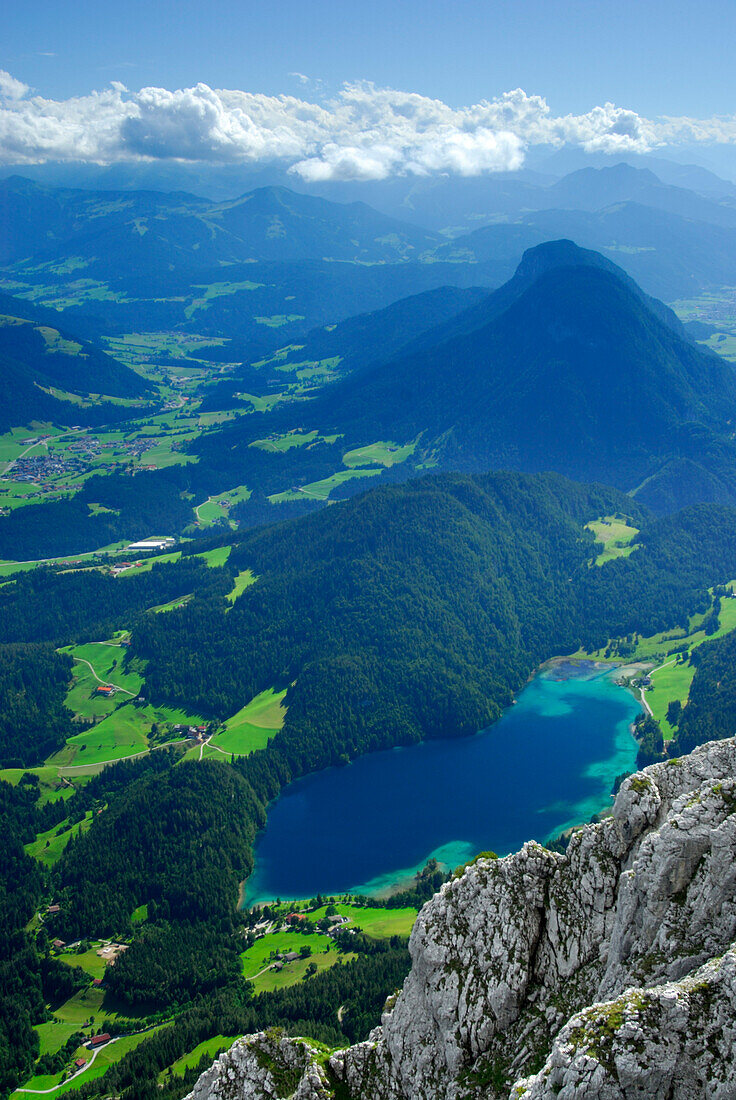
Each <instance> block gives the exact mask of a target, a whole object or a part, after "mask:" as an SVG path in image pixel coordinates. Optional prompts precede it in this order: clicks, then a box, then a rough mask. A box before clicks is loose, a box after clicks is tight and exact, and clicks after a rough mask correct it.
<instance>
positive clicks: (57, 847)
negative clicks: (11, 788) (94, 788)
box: [24, 810, 101, 977]
mask: <svg viewBox="0 0 736 1100" xmlns="http://www.w3.org/2000/svg"><path fill="white" fill-rule="evenodd" d="M91 824H92V811H91V810H88V811H87V813H86V814H85V815H84V820H83V821H80V822H79V823H78V824H76V825H68V824H67V822H66V821H62V822H61V824H59V825H54V827H53V828H52V829H49V830H47V832H45V833H39V834H38V836H37V837H36V839H35V840H34V841H32V842H31V843H30V844H26V845H24V847H25V850H26V852H27V854H28V855H29V856H33V858H34V859H37V860H38V861H39V863H43V865H44V867H53V866H54V864H55V863H56V862H57V860H59V859H60V858H61V854H62V852H63V851H64V849H65V848H66V846H67V844H68V843H69V839H70V837H71V836H72V834H74V836H81V834H82V833H86V832H87V829H89V827H90V825H91ZM98 976H99V977H101V975H96V974H95V975H93V977H98Z"/></svg>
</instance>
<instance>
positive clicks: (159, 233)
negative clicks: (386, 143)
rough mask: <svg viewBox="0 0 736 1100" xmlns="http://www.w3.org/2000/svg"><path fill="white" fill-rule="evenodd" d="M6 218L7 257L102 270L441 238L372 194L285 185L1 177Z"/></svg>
mask: <svg viewBox="0 0 736 1100" xmlns="http://www.w3.org/2000/svg"><path fill="white" fill-rule="evenodd" d="M0 225H1V226H2V227H3V230H2V234H0V262H2V263H6V264H8V263H18V262H22V261H28V262H29V263H30V265H31V267H32V268H35V267H37V266H38V265H42V264H44V263H52V264H53V263H55V262H59V261H60V260H61V259H69V258H72V257H73V259H74V262H75V264H76V267H77V270H82V269H86V271H87V272H93V273H95V274H96V276H99V275H100V274H103V275H105V276H106V275H107V274H109V273H113V274H114V273H115V265H116V264H117V265H119V264H120V263H121V262H123V261H126V262H128V263H130V262H134V263H135V265H136V271H137V274H138V275H140V274H143V273H146V272H147V273H156V272H159V271H161V272H165V271H168V270H171V269H172V268H177V267H183V268H194V269H202V268H207V267H211V266H214V265H216V264H232V263H243V262H246V261H253V260H261V261H273V260H323V259H327V260H343V261H346V260H347V261H358V262H365V263H387V262H388V263H395V262H397V261H401V260H406V259H410V258H413V257H417V256H419V255H420V254H421V253H422V252H423V251H425V250H427V249H431V248H433V247H435V246H436V245H437V244H438V243H439V238H438V237H437V236H436V235H434V234H431V233H428V232H425V231H423V230H421V229H417V228H416V227H415V226H413V225H403V224H402V223H401V222H398V221H395V220H394V219H392V218H389V217H387V216H386V215H385V214H379V213H378V212H377V211H376V210H373V209H371V207H369V206H366V205H365V204H364V203H351V204H348V205H344V204H340V203H331V202H328V201H327V200H325V199H320V198H314V197H312V196H310V195H300V194H297V193H296V192H294V191H289V190H288V189H287V188H284V187H264V188H259V189H258V190H256V191H251V192H249V193H248V194H245V195H242V196H241V197H240V198H239V199H235V200H233V201H230V202H221V203H213V202H209V201H208V200H207V199H201V198H197V197H196V196H194V195H187V194H183V193H170V194H167V193H157V192H152V191H132V192H131V191H128V192H115V191H110V192H105V191H76V190H62V189H56V188H47V187H40V186H39V185H38V184H35V183H32V182H31V181H29V180H26V179H23V178H22V177H20V176H14V177H11V178H10V179H6V180H3V181H2V182H0ZM57 274H62V272H58V273H57Z"/></svg>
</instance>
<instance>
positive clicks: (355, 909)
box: [241, 901, 417, 993]
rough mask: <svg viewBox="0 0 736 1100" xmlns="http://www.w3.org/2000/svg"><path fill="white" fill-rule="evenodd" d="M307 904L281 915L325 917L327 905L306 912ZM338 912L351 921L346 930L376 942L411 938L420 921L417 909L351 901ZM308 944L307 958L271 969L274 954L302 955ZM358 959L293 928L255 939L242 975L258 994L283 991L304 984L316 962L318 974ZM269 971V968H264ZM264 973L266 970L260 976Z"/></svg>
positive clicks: (293, 906) (322, 937)
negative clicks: (369, 904) (355, 929)
mask: <svg viewBox="0 0 736 1100" xmlns="http://www.w3.org/2000/svg"><path fill="white" fill-rule="evenodd" d="M306 907H307V903H306V902H293V903H289V904H288V905H286V906H283V907H282V909H281V913H282V914H283V915H286V913H287V912H291V911H301V912H307V913H308V916H309V920H310V921H312V922H317V921H319V920H321V919H322V918H323V917H324V916H326V912H327V906H326V905H324V906H322V907H321V908H320V909H315V910H307V908H306ZM335 908H336V909H337V912H338V913H340V914H341V915H342V916H345V917H347V918H348V923H347V924H345V928H346V929H347V928H359V929H361V930H362V931H363V932H365V933H366V935H368V936H371V937H373V938H374V939H379V940H382V939H390V937H391V936H402V937H408V936H409V933H410V932H411V930H412V928H413V926H414V921H415V920H416V918H417V911H416V909H412V908H404V909H383V908H378V907H372V906H360V905H353V904H351V903H350V902H345V901H343V902H338V903H336V905H335ZM306 945H308V946H309V947H311V949H312V954H311V955H310V956H308V957H307V958H305V959H302V958H299V959H295V960H293V961H292V962H285V963H284V964H283V967H282V969H281V970H271V969H270V964H271V963H272V961H273V955H274V954H275V953H278V954H286V953H287V952H290V951H296V952H300V951H301V949H302V947H304V946H306ZM352 958H355V955H354V954H352V953H347V954H343V953H340V952H338V950H337V949H336V947H335V946H334V944H333V941H332V939H331V938H330V937H329V936H327V935H325V934H324V933H322V932H309V933H304V932H298V931H292V930H291V929H288V930H285V931H281V930H279V931H276V932H271V933H269V934H268V935H266V936H262V937H261V938H260V939H258V940H256V942H255V943H254V944H253V946H252V947H249V948H248V949H247V951H244V952H243V953H242V954H241V960H242V965H243V975H244V976H245V977H246V978H248V980H249V981H251V982H252V983H253V986H254V988H255V990H256V992H258V993H262V992H265V991H267V990H273V989H283V988H285V987H286V986H289V985H294V984H295V983H296V982H299V981H302V979H303V978H304V977H305V976H306V971H307V967H308V966H309V964H310V963H313V964H314V965H315V966H316V967H317V970H318V971H321V970H326V969H328V968H329V967H331V966H334V965H335V964H336V963H342V962H347V961H349V960H350V959H352ZM264 968H268V969H264ZM261 971H264V972H263V973H261Z"/></svg>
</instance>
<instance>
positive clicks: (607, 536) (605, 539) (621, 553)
mask: <svg viewBox="0 0 736 1100" xmlns="http://www.w3.org/2000/svg"><path fill="white" fill-rule="evenodd" d="M585 526H586V528H587V530H588V531H592V532H593V534H594V535H595V540H596V542H599V543H601V544H602V546H603V549H602V551H601V552H600V554H599V555H598V557H597V558H596V559H595V564H596V565H598V566H600V565H605V563H606V562H607V561H613V559H614V558H627V557H628V556H629V554H630V553H631V552H632V550H634V547H633V546H631V545H630V543H631V540H632V539H633V537H634V535H638V534H639V528H638V527H631V526H630V525H629V524H628V523H627V522H626V520H625V518H624V517H622V516H603V518H602V519H598V520H592V521H591V522H590V523H586V525H585Z"/></svg>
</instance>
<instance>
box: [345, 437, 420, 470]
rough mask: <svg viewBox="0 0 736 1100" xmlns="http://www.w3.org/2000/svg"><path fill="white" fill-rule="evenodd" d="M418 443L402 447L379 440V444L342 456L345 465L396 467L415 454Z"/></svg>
mask: <svg viewBox="0 0 736 1100" xmlns="http://www.w3.org/2000/svg"><path fill="white" fill-rule="evenodd" d="M416 447H417V445H416V442H414V443H406V444H404V446H403V447H402V446H401V445H400V444H399V443H388V442H385V441H383V440H379V442H378V443H369V444H368V445H367V446H366V447H356V448H355V449H354V450H352V451H347V452H346V453H345V454H344V455H343V456H342V461H343V465H345V466H349V467H351V468H352V467H354V466H396V465H398V464H399V463H400V462H405V461H406V459H407V458H408V457H409V455H412V454H414V451H415V450H416Z"/></svg>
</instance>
